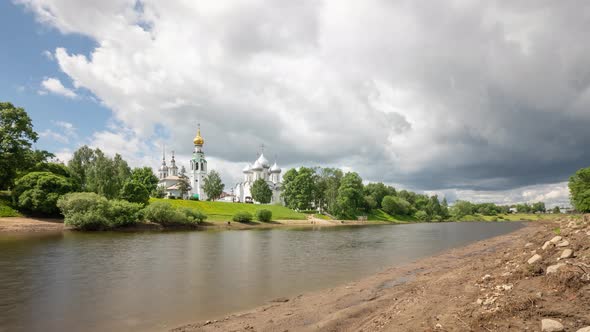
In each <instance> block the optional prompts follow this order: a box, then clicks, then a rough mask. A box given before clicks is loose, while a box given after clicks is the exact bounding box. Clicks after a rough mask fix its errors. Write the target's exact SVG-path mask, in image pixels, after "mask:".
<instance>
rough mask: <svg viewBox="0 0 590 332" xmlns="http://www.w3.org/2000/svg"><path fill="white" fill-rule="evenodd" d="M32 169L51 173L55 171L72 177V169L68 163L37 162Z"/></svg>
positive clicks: (32, 170) (57, 173)
mask: <svg viewBox="0 0 590 332" xmlns="http://www.w3.org/2000/svg"><path fill="white" fill-rule="evenodd" d="M30 171H31V172H49V173H53V174H56V175H61V176H63V177H66V178H70V177H72V174H71V173H70V170H69V169H68V167H67V166H66V165H64V164H60V163H50V162H39V163H37V164H35V166H33V167H32V168H31V169H30Z"/></svg>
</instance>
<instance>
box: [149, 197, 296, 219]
mask: <svg viewBox="0 0 590 332" xmlns="http://www.w3.org/2000/svg"><path fill="white" fill-rule="evenodd" d="M157 201H165V202H168V203H170V204H172V206H175V207H188V208H193V209H198V210H199V211H201V212H203V213H205V214H206V215H207V221H230V220H231V219H232V216H233V215H234V214H236V213H237V212H240V211H244V212H249V213H251V214H252V215H255V214H256V211H257V210H262V209H265V210H270V211H271V212H272V220H304V219H306V215H305V214H303V213H299V212H296V211H293V210H291V209H289V208H286V207H284V206H279V205H259V204H245V203H228V202H207V201H189V200H181V199H159V198H151V199H150V202H157Z"/></svg>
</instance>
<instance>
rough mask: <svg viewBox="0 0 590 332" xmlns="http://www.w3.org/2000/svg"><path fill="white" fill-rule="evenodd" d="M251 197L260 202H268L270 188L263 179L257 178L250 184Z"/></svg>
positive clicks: (270, 194) (270, 193) (270, 196)
mask: <svg viewBox="0 0 590 332" xmlns="http://www.w3.org/2000/svg"><path fill="white" fill-rule="evenodd" d="M252 198H253V199H254V200H255V201H257V202H260V203H262V204H268V203H270V199H271V198H272V190H270V188H269V187H268V184H267V183H266V181H264V179H258V180H256V181H254V183H253V184H252Z"/></svg>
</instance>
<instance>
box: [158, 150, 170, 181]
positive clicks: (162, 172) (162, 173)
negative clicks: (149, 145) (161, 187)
mask: <svg viewBox="0 0 590 332" xmlns="http://www.w3.org/2000/svg"><path fill="white" fill-rule="evenodd" d="M158 175H159V176H160V179H163V178H165V177H167V176H168V166H166V145H163V146H162V166H160V169H158Z"/></svg>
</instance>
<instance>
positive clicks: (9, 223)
mask: <svg viewBox="0 0 590 332" xmlns="http://www.w3.org/2000/svg"><path fill="white" fill-rule="evenodd" d="M371 224H379V225H382V224H383V222H371V221H349V220H347V221H340V220H324V219H318V218H312V217H310V218H308V219H306V220H277V221H272V222H268V223H264V222H250V223H239V222H230V223H228V222H226V221H207V222H204V223H203V224H200V225H197V226H194V227H185V226H180V227H167V228H164V227H162V226H160V225H158V224H154V223H150V222H146V223H140V224H137V225H135V226H133V227H127V228H120V229H115V230H114V231H128V232H129V231H131V232H133V231H169V230H190V229H193V230H207V229H219V230H224V229H226V230H231V229H235V230H239V229H257V228H279V227H324V226H350V225H371ZM67 230H68V227H67V226H64V224H63V219H47V218H27V217H5V218H0V233H3V232H10V233H14V232H61V231H67Z"/></svg>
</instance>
